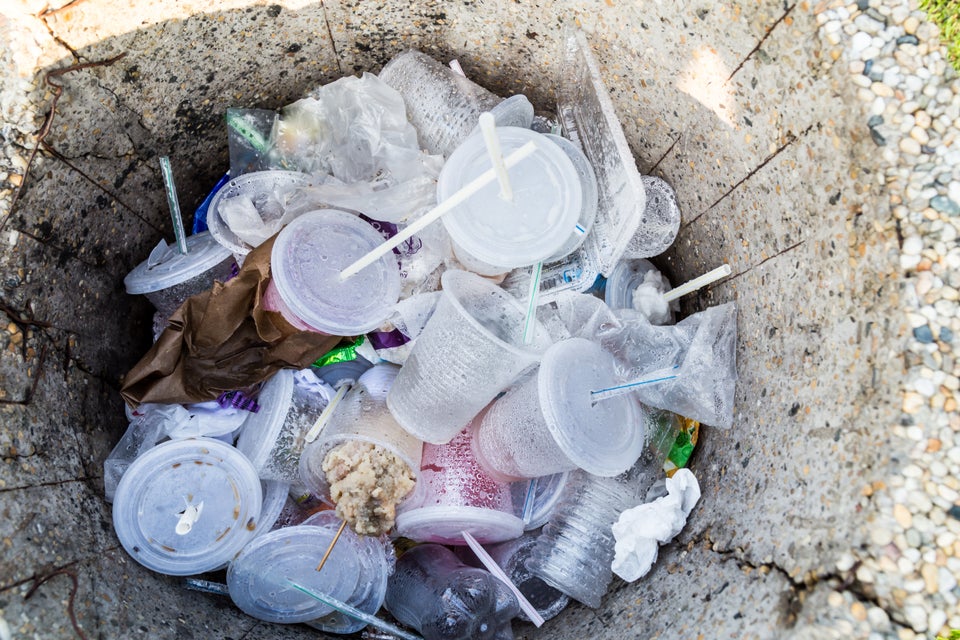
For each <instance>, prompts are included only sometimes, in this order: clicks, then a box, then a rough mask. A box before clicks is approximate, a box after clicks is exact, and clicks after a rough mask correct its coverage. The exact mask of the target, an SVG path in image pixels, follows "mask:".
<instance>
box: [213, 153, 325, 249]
mask: <svg viewBox="0 0 960 640" xmlns="http://www.w3.org/2000/svg"><path fill="white" fill-rule="evenodd" d="M309 181H310V176H309V175H307V174H306V173H300V172H298V171H279V170H275V171H254V172H252V173H245V174H243V175H241V176H237V177H236V178H233V179H231V180H230V181H229V182H227V184H225V185H223V186H222V187H220V189H219V190H218V191H217V192H216V193H215V194H214V195H213V198H212V199H211V200H210V205H209V206H208V207H207V228H208V229H210V235H212V236H213V238H214V240H216V241H217V242H218V243H220V244H221V245H222V246H223V247H224V248H226V249H227V250H228V251H230V252H231V253H233V254H234V255H238V256H245V255H247V254H248V253H250V251H251V250H252V249H253V247H251V246H250V245H249V244H247V243H246V242H244V241H243V240H241V239H240V238H239V237H237V235H236V234H235V233H234V232H233V231H231V230H230V227H228V226H227V223H226V222H224V220H223V218H222V217H220V203H222V202H223V201H224V200H228V199H230V198H236V197H238V196H247V197H249V198H256V197H257V196H258V195H263V194H268V193H271V192H277V194H282V193H284V192H286V191H292V190H294V189H296V188H298V187H302V186H305V185H307V184H308V183H309Z"/></svg>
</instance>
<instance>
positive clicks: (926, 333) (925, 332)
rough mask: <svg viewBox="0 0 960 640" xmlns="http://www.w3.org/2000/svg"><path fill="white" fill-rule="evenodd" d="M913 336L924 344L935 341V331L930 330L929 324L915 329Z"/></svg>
mask: <svg viewBox="0 0 960 640" xmlns="http://www.w3.org/2000/svg"><path fill="white" fill-rule="evenodd" d="M913 337H914V338H916V339H917V341H918V342H921V343H923V344H931V343H932V342H933V332H932V331H931V330H930V326H929V325H923V326H922V327H917V328H916V329H914V330H913Z"/></svg>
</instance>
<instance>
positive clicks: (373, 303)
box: [264, 209, 401, 336]
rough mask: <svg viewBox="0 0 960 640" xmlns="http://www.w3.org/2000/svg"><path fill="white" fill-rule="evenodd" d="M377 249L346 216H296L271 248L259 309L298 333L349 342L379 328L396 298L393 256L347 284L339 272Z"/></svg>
mask: <svg viewBox="0 0 960 640" xmlns="http://www.w3.org/2000/svg"><path fill="white" fill-rule="evenodd" d="M382 243H383V236H381V235H380V234H379V233H378V232H377V231H376V230H375V229H374V228H373V227H372V226H370V225H369V224H367V223H366V222H364V221H363V220H361V219H360V218H358V217H357V216H355V215H352V214H350V213H347V212H345V211H338V210H336V209H321V210H317V211H311V212H309V213H305V214H303V215H301V216H300V217H298V218H297V219H296V220H294V221H293V222H291V223H290V224H288V225H287V226H286V227H284V229H283V231H281V232H280V233H279V235H278V236H277V239H276V241H275V242H274V245H273V251H272V253H271V259H270V269H271V275H272V278H271V280H270V284H269V285H268V287H267V291H266V294H265V296H264V305H265V306H266V307H267V308H269V309H271V310H273V311H279V312H280V313H281V314H282V315H283V317H284V318H285V319H286V320H287V321H289V322H290V323H291V324H292V325H294V326H295V327H298V328H300V329H302V330H310V331H316V332H319V333H326V334H329V335H339V336H354V335H360V334H363V333H366V332H368V331H372V330H374V329H376V328H378V327H379V326H380V325H381V324H383V323H384V321H386V320H387V318H388V317H389V316H390V315H391V314H392V313H393V307H394V305H396V304H397V300H398V299H399V297H400V286H401V283H400V269H399V266H398V265H397V260H396V258H395V257H394V255H393V254H392V253H388V254H387V255H384V256H381V257H380V258H379V259H378V260H376V261H375V262H374V263H373V264H371V265H369V266H367V267H365V268H363V269H361V270H360V272H359V273H357V274H356V275H354V276H352V277H350V278H347V279H341V278H340V272H341V271H342V270H343V269H344V268H345V267H347V266H348V265H350V264H352V263H354V262H355V261H357V260H358V259H359V258H362V257H363V256H365V255H367V254H368V253H370V251H372V250H373V249H375V248H376V247H378V246H379V245H380V244H382Z"/></svg>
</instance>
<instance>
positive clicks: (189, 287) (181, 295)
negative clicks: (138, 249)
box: [123, 232, 236, 318]
mask: <svg viewBox="0 0 960 640" xmlns="http://www.w3.org/2000/svg"><path fill="white" fill-rule="evenodd" d="M186 241H187V248H188V252H187V253H185V254H184V253H180V252H179V251H178V250H177V245H176V243H174V244H170V245H168V244H167V243H166V242H164V241H161V242H160V244H158V245H157V246H156V247H154V249H153V251H151V252H150V256H149V257H148V258H147V259H146V260H144V261H143V262H141V263H140V264H138V265H137V266H136V268H134V269H133V271H131V272H130V273H128V274H127V276H126V277H125V278H124V279H123V284H124V285H125V286H126V289H127V293H129V294H131V295H139V294H143V295H145V296H146V297H147V299H148V300H149V301H150V302H151V303H152V304H153V306H154V307H155V308H156V309H157V312H158V314H159V315H161V316H162V317H163V318H169V317H170V315H171V314H172V313H173V312H174V311H176V310H177V308H178V307H179V306H180V305H181V304H183V302H184V301H185V300H186V299H187V298H189V297H190V296H193V295H196V294H198V293H203V292H204V291H206V290H207V289H209V288H210V287H212V286H213V283H214V281H220V282H223V281H225V280H227V279H228V278H229V277H230V276H231V275H232V273H233V269H234V268H235V266H236V262H235V261H234V258H233V255H232V254H231V253H230V252H229V251H228V250H226V249H224V248H223V247H221V246H220V245H219V244H217V242H216V241H215V240H214V239H213V237H211V235H210V233H209V232H203V233H197V234H194V235H192V236H187V239H186Z"/></svg>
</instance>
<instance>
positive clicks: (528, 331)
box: [523, 262, 543, 344]
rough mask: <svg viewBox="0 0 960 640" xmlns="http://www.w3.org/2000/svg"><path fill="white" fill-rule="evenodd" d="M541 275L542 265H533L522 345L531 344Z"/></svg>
mask: <svg viewBox="0 0 960 640" xmlns="http://www.w3.org/2000/svg"><path fill="white" fill-rule="evenodd" d="M541 273H543V263H542V262H538V263H537V264H535V265H533V273H531V274H530V293H529V294H528V296H527V318H526V320H525V321H524V323H523V344H531V343H532V342H533V327H534V325H535V324H536V322H535V321H536V319H537V297H538V296H539V294H540V274H541Z"/></svg>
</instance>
